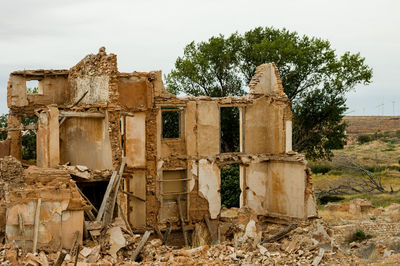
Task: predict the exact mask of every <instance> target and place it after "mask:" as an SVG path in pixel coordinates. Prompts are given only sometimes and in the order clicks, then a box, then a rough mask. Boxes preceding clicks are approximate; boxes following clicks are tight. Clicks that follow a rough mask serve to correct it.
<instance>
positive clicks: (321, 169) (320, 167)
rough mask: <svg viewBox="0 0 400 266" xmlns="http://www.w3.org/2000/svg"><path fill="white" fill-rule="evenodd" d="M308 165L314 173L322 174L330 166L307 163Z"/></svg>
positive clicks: (327, 170) (328, 169)
mask: <svg viewBox="0 0 400 266" xmlns="http://www.w3.org/2000/svg"><path fill="white" fill-rule="evenodd" d="M309 167H310V169H311V171H312V172H313V173H314V174H323V175H324V174H326V173H328V172H329V171H330V170H331V167H330V166H327V165H309Z"/></svg>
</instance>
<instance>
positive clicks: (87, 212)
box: [75, 183, 98, 221]
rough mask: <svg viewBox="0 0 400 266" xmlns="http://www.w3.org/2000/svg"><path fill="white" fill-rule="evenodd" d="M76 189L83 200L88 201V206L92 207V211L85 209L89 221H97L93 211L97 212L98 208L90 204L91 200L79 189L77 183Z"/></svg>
mask: <svg viewBox="0 0 400 266" xmlns="http://www.w3.org/2000/svg"><path fill="white" fill-rule="evenodd" d="M75 188H76V190H77V191H78V193H79V194H80V195H81V197H82V198H84V199H85V200H86V202H87V203H88V205H89V206H90V208H91V210H87V209H85V213H86V215H87V216H88V217H89V219H90V220H91V221H95V220H96V217H95V216H94V214H93V213H92V210H94V211H96V212H97V213H98V211H97V209H96V207H94V206H93V204H92V203H91V202H90V200H89V199H88V198H87V197H86V196H85V194H83V192H82V191H81V190H80V189H79V187H78V185H77V184H76V183H75Z"/></svg>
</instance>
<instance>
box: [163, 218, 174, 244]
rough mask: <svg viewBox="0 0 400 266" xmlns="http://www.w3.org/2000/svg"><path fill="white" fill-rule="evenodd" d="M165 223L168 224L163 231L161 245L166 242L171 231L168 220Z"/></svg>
mask: <svg viewBox="0 0 400 266" xmlns="http://www.w3.org/2000/svg"><path fill="white" fill-rule="evenodd" d="M167 224H168V229H167V231H166V232H165V234H164V237H163V240H162V244H163V245H165V244H166V243H167V241H168V237H169V235H170V234H171V231H172V224H171V223H170V222H169V221H168V222H167Z"/></svg>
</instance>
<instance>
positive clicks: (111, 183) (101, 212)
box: [96, 171, 117, 221]
mask: <svg viewBox="0 0 400 266" xmlns="http://www.w3.org/2000/svg"><path fill="white" fill-rule="evenodd" d="M116 177H117V171H114V172H113V173H112V176H111V178H110V181H109V182H108V186H107V189H106V193H104V197H103V201H102V202H101V205H100V209H99V212H98V213H97V217H96V221H100V220H101V219H102V218H103V214H104V209H105V207H106V204H107V200H108V197H109V196H110V193H111V190H112V188H113V186H114V182H115V178H116Z"/></svg>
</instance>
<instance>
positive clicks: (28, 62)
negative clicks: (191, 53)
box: [0, 0, 400, 115]
mask: <svg viewBox="0 0 400 266" xmlns="http://www.w3.org/2000/svg"><path fill="white" fill-rule="evenodd" d="M399 11H400V1H398V0H381V1H376V0H374V1H370V0H354V1H352V0H336V1H327V0H302V1H299V0H298V1H295V0H279V1H277V0H274V1H267V0H262V1H256V0H251V1H250V0H246V1H236V0H229V1H228V0H226V1H225V0H197V1H191V0H185V1H184V0H182V1H178V0H164V1H161V0H159V1H155V0H141V1H136V0H129V1H128V0H126V1H117V0H114V1H110V0H109V1H100V0H69V1H57V0H44V1H40V0H36V1H33V0H24V1H20V0H12V1H6V0H0V114H1V113H5V112H8V109H7V81H8V76H9V73H10V72H12V71H14V70H23V69H40V68H44V69H68V68H70V67H71V66H73V65H75V64H76V63H77V62H78V61H79V60H80V59H81V58H83V57H84V56H85V55H86V54H89V53H97V51H98V48H99V47H101V46H105V47H106V48H107V52H109V53H115V54H117V55H118V67H119V71H121V72H131V71H150V70H162V71H163V73H165V74H166V73H169V71H170V70H171V69H172V68H173V66H174V62H175V59H176V58H177V57H178V56H180V55H182V52H183V48H184V46H185V45H186V44H188V43H189V42H191V41H193V40H194V41H202V40H207V39H208V38H209V37H211V36H213V35H217V34H220V33H222V34H225V35H229V34H231V33H233V32H235V31H238V32H239V33H243V32H245V31H248V30H250V29H252V28H254V27H257V26H274V27H276V28H283V27H285V28H287V29H289V30H292V31H297V32H299V33H300V34H302V35H303V34H306V35H310V36H316V37H322V38H324V39H328V40H329V41H330V42H331V44H332V47H333V48H335V49H336V50H337V52H338V53H339V54H342V53H343V52H345V51H350V52H353V53H356V52H360V53H361V55H362V56H364V57H365V58H366V63H367V64H368V65H369V66H371V67H372V68H373V70H374V77H373V83H372V84H371V85H369V86H359V87H357V89H356V91H355V92H351V93H349V94H348V106H349V114H350V115H363V114H365V115H378V114H379V115H380V114H381V113H382V108H380V107H379V108H378V107H377V106H378V105H380V104H382V103H384V114H385V115H393V107H394V113H395V114H396V115H400V93H399V91H400V14H399Z"/></svg>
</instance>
